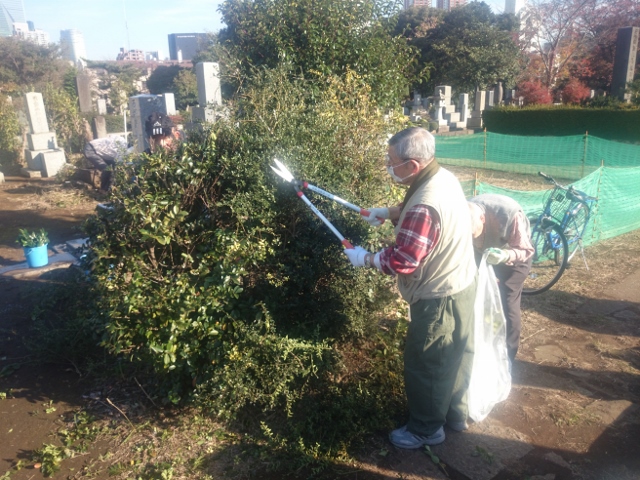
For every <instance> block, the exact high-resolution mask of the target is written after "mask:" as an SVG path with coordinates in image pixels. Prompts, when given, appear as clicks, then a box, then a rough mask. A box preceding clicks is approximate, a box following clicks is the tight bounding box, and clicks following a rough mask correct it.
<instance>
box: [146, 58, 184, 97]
mask: <svg viewBox="0 0 640 480" xmlns="http://www.w3.org/2000/svg"><path fill="white" fill-rule="evenodd" d="M180 70H182V67H180V65H159V66H157V67H156V68H155V70H154V71H153V72H152V73H151V75H149V78H148V79H147V88H148V89H149V93H152V94H154V95H161V94H163V93H167V92H171V93H173V90H172V88H173V81H174V80H175V78H176V77H177V76H178V73H180Z"/></svg>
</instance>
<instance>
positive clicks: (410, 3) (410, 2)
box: [404, 0, 433, 10]
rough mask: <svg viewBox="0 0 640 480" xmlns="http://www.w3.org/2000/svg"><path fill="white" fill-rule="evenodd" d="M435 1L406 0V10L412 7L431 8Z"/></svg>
mask: <svg viewBox="0 0 640 480" xmlns="http://www.w3.org/2000/svg"><path fill="white" fill-rule="evenodd" d="M432 1H433V0H404V9H405V10H406V9H407V8H411V7H431V5H432Z"/></svg>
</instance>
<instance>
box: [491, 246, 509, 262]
mask: <svg viewBox="0 0 640 480" xmlns="http://www.w3.org/2000/svg"><path fill="white" fill-rule="evenodd" d="M487 252H488V253H487V263H488V264H489V265H499V264H501V263H504V262H506V261H507V260H509V253H508V252H507V251H506V250H502V249H500V248H489V249H487Z"/></svg>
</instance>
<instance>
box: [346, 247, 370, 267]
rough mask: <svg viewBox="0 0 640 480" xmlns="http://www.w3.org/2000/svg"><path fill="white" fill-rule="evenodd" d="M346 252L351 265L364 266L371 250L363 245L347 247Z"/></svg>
mask: <svg viewBox="0 0 640 480" xmlns="http://www.w3.org/2000/svg"><path fill="white" fill-rule="evenodd" d="M344 253H346V254H347V257H349V261H350V262H351V265H353V266H354V267H364V257H365V255H366V254H367V253H369V252H367V251H366V250H365V249H364V248H362V247H353V248H347V249H345V250H344Z"/></svg>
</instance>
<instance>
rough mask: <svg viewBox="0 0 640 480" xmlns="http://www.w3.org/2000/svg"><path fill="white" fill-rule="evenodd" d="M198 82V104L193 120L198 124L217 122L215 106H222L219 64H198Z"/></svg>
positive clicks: (193, 113)
mask: <svg viewBox="0 0 640 480" xmlns="http://www.w3.org/2000/svg"><path fill="white" fill-rule="evenodd" d="M196 81H197V82H198V103H199V106H197V107H194V108H193V111H192V114H191V115H192V119H193V120H194V121H196V122H213V121H215V111H214V109H213V108H211V107H212V106H213V105H222V93H221V92H220V69H219V66H218V64H217V63H214V62H200V63H196Z"/></svg>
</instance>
